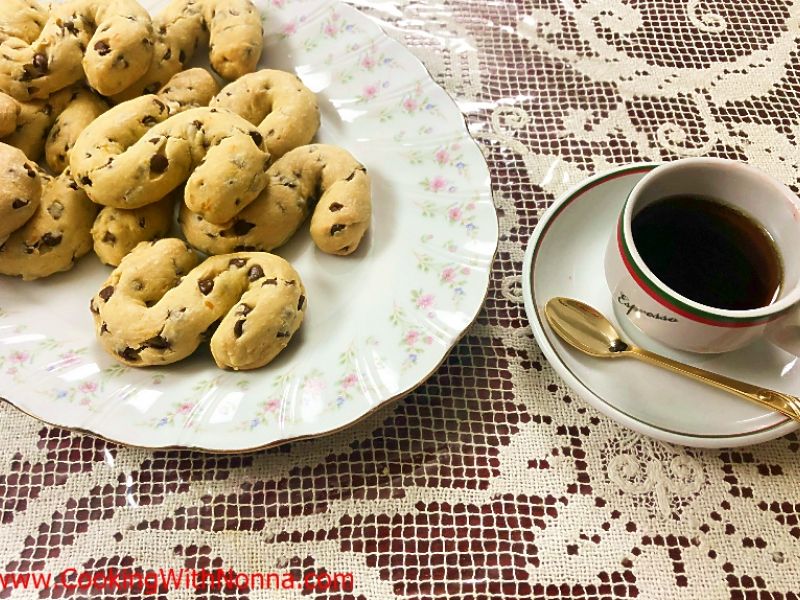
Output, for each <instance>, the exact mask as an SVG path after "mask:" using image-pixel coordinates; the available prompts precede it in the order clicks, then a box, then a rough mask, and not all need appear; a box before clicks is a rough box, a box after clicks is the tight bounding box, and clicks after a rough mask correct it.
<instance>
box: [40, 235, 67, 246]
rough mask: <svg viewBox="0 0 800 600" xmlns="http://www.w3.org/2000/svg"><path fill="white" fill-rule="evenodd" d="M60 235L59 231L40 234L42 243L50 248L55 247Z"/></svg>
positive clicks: (58, 242) (59, 241)
mask: <svg viewBox="0 0 800 600" xmlns="http://www.w3.org/2000/svg"><path fill="white" fill-rule="evenodd" d="M61 239H62V235H61V234H60V233H49V232H48V233H45V234H44V235H43V236H42V243H43V244H44V245H46V246H50V247H51V248H55V247H56V246H58V245H59V244H60V243H61Z"/></svg>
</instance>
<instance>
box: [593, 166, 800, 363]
mask: <svg viewBox="0 0 800 600" xmlns="http://www.w3.org/2000/svg"><path fill="white" fill-rule="evenodd" d="M674 196H692V197H705V198H710V199H715V200H719V201H721V202H723V203H724V204H727V205H728V206H729V207H731V208H733V209H735V210H737V211H738V212H740V213H743V214H744V215H746V216H748V217H749V218H750V219H752V221H754V222H755V223H757V224H759V225H760V226H761V227H763V229H765V230H766V232H767V233H769V235H770V236H771V237H772V240H773V242H774V246H775V248H776V249H777V251H778V254H779V255H780V258H781V261H782V280H781V284H780V290H779V293H778V295H777V297H776V298H775V299H774V300H773V301H772V302H771V303H769V304H767V305H765V306H760V307H757V308H752V309H747V310H732V309H726V308H719V307H715V306H708V305H705V304H702V303H700V302H696V301H694V300H692V299H690V298H687V297H686V296H684V295H682V294H679V293H678V292H676V291H675V290H673V289H671V288H670V287H669V286H667V285H666V284H665V283H664V282H663V281H661V280H660V279H659V278H658V277H657V276H656V275H655V274H654V273H653V271H652V270H651V269H650V267H648V265H647V264H645V262H644V260H643V259H642V257H641V255H640V253H639V251H638V250H637V247H636V244H635V243H634V236H633V230H632V222H633V220H634V218H635V217H636V216H637V215H638V214H639V213H640V212H641V211H642V210H644V209H645V208H647V207H648V206H650V205H651V204H653V203H655V202H658V201H659V200H663V199H665V198H669V197H674ZM798 240H800V200H798V198H797V196H796V195H795V194H794V193H793V192H792V191H791V190H790V189H789V188H787V187H786V186H785V185H783V184H782V183H780V182H779V181H776V180H775V179H773V178H772V177H770V176H768V175H766V174H765V173H763V172H761V171H759V170H758V169H756V168H755V167H752V166H750V165H747V164H743V163H738V162H735V161H729V160H723V159H717V158H688V159H682V160H678V161H675V162H670V163H666V164H664V165H661V166H659V167H657V168H655V169H653V170H652V171H651V172H650V173H648V174H647V175H645V176H644V177H643V178H642V179H641V180H640V181H639V183H637V184H636V186H635V187H634V188H633V189H632V190H631V192H630V194H629V195H628V198H627V200H626V201H625V204H624V207H623V209H622V212H621V214H620V216H619V219H618V221H617V223H616V228H615V231H614V232H613V233H612V235H611V238H610V240H609V244H608V247H607V249H606V256H605V273H606V281H607V283H608V287H609V290H610V291H611V293H612V296H613V298H612V301H613V305H614V311H615V313H616V316H617V318H618V319H619V320H620V321H621V322H623V323H624V322H625V321H627V322H629V323H630V324H631V325H632V326H633V327H635V328H637V329H639V330H640V331H641V332H642V333H644V334H645V335H646V336H648V337H650V338H652V339H654V340H657V341H659V342H661V343H663V344H665V345H667V346H670V347H672V348H676V349H679V350H687V351H690V352H701V353H719V352H727V351H730V350H736V349H738V348H741V347H743V346H745V345H747V344H748V343H750V342H752V341H753V340H755V339H756V338H758V337H760V336H762V335H765V334H766V335H768V336H769V338H770V339H771V340H772V341H773V342H775V343H777V344H778V345H780V346H781V347H783V348H784V349H786V350H788V351H790V352H792V353H795V354H800V309H798V306H800V243H798ZM698 243H699V244H701V246H700V248H699V251H702V243H703V241H702V240H700V241H698Z"/></svg>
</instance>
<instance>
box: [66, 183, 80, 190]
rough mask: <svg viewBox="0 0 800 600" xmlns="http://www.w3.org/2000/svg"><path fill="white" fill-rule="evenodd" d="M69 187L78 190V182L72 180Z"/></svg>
mask: <svg viewBox="0 0 800 600" xmlns="http://www.w3.org/2000/svg"><path fill="white" fill-rule="evenodd" d="M67 187H68V188H69V189H71V190H75V191H76V192H77V191H78V184H77V183H75V182H74V181H70V182H69V185H68V186H67Z"/></svg>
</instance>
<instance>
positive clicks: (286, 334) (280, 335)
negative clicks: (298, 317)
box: [275, 331, 289, 338]
mask: <svg viewBox="0 0 800 600" xmlns="http://www.w3.org/2000/svg"><path fill="white" fill-rule="evenodd" d="M275 337H277V338H285V337H289V332H288V331H279V332H278V333H276V334H275Z"/></svg>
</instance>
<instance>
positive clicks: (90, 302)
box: [89, 298, 100, 315]
mask: <svg viewBox="0 0 800 600" xmlns="http://www.w3.org/2000/svg"><path fill="white" fill-rule="evenodd" d="M89 310H90V311H91V312H92V313H94V314H96V315H99V314H100V311H99V310H98V309H97V307H96V306H95V305H94V298H92V299H91V300H89Z"/></svg>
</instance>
